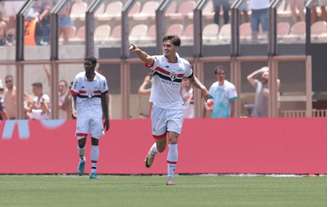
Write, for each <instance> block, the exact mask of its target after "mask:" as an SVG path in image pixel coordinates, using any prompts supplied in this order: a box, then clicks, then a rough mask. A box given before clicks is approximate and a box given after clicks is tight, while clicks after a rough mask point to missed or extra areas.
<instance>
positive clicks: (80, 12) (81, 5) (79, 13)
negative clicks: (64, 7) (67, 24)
mask: <svg viewBox="0 0 328 207" xmlns="http://www.w3.org/2000/svg"><path fill="white" fill-rule="evenodd" d="M87 6H88V5H87V3H86V2H84V1H82V0H78V1H75V3H74V4H73V5H72V9H71V14H70V16H71V18H72V19H76V18H80V19H83V18H84V17H85V12H86V11H87Z"/></svg>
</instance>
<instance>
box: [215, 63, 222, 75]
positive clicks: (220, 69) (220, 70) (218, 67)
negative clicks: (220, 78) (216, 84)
mask: <svg viewBox="0 0 328 207" xmlns="http://www.w3.org/2000/svg"><path fill="white" fill-rule="evenodd" d="M220 72H223V73H224V67H223V66H222V65H218V66H216V68H215V69H214V74H215V75H216V74H218V73H220Z"/></svg>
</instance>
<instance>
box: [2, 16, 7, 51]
mask: <svg viewBox="0 0 328 207" xmlns="http://www.w3.org/2000/svg"><path fill="white" fill-rule="evenodd" d="M6 30H7V23H6V21H5V20H4V19H3V13H2V12H1V11H0V46H4V45H6V39H7V34H6Z"/></svg>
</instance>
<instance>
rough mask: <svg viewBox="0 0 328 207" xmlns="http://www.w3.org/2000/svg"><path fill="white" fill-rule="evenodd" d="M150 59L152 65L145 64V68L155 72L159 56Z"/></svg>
mask: <svg viewBox="0 0 328 207" xmlns="http://www.w3.org/2000/svg"><path fill="white" fill-rule="evenodd" d="M151 57H152V58H153V59H154V62H153V65H148V64H145V66H146V67H147V68H149V69H151V70H155V69H156V68H157V67H158V66H159V56H158V55H153V56H151Z"/></svg>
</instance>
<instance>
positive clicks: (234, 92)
mask: <svg viewBox="0 0 328 207" xmlns="http://www.w3.org/2000/svg"><path fill="white" fill-rule="evenodd" d="M228 97H229V100H233V99H236V98H237V97H238V95H237V90H236V87H235V86H231V87H230V88H229V91H228Z"/></svg>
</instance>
